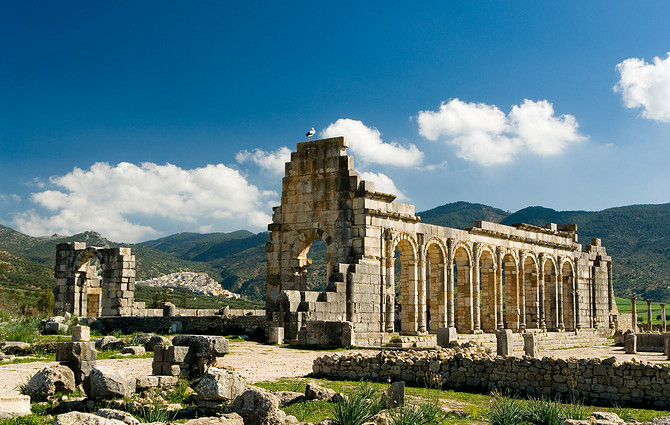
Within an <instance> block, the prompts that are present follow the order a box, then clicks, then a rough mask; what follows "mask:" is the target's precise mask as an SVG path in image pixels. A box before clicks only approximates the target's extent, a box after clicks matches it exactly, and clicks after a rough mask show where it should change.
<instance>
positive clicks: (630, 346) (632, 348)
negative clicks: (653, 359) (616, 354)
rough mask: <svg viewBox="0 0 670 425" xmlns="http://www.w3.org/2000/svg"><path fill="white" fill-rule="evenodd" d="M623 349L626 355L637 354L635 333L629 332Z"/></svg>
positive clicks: (624, 339)
mask: <svg viewBox="0 0 670 425" xmlns="http://www.w3.org/2000/svg"><path fill="white" fill-rule="evenodd" d="M623 348H624V351H625V352H626V354H635V353H637V335H635V334H634V333H633V332H628V333H626V334H625V335H624V337H623Z"/></svg>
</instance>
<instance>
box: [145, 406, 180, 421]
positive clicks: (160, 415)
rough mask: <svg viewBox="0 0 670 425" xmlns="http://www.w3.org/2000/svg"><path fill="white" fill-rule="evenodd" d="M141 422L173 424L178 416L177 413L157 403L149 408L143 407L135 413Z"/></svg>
mask: <svg viewBox="0 0 670 425" xmlns="http://www.w3.org/2000/svg"><path fill="white" fill-rule="evenodd" d="M134 415H135V416H136V417H137V418H138V419H139V420H140V421H141V422H149V423H151V422H163V423H167V422H172V421H173V420H174V418H175V416H177V412H176V411H172V410H168V409H166V408H165V406H163V405H161V404H158V403H155V404H153V405H151V406H149V407H145V406H142V407H140V408H139V410H137V411H135V412H134Z"/></svg>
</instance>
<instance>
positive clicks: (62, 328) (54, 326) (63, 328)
mask: <svg viewBox="0 0 670 425" xmlns="http://www.w3.org/2000/svg"><path fill="white" fill-rule="evenodd" d="M66 332H67V325H66V324H65V323H58V322H46V323H45V324H44V330H43V331H42V333H44V334H45V335H56V334H63V333H66Z"/></svg>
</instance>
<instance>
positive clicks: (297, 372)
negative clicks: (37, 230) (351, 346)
mask: <svg viewBox="0 0 670 425" xmlns="http://www.w3.org/2000/svg"><path fill="white" fill-rule="evenodd" d="M365 352H366V353H370V351H365ZM328 353H329V352H327V351H312V350H300V349H294V348H285V347H277V346H272V345H264V344H259V343H257V342H251V341H246V342H232V343H231V344H230V354H228V355H227V356H225V357H223V358H222V359H221V360H220V365H221V366H222V367H225V368H227V369H233V370H237V371H238V372H240V373H241V374H242V375H244V376H246V377H247V379H248V380H249V382H251V383H253V382H259V381H271V380H275V379H279V378H284V377H286V378H296V377H303V376H305V375H307V374H309V373H310V372H311V371H312V362H313V361H314V359H316V358H317V357H320V356H323V355H325V354H328ZM541 354H542V355H543V356H552V357H558V358H563V359H567V358H570V357H577V358H594V357H595V358H601V359H604V358H607V357H611V356H615V357H616V358H617V360H618V361H619V362H623V361H627V360H631V359H632V358H635V359H637V360H639V361H644V362H651V363H665V364H667V363H668V360H667V359H666V358H665V356H663V353H638V354H634V355H633V354H625V353H624V352H623V348H621V347H613V346H601V347H587V348H571V349H567V350H546V351H542V352H541ZM55 364H57V363H56V362H34V363H22V364H14V365H1V366H0V396H10V395H16V394H18V392H17V391H16V390H15V387H16V386H17V385H19V384H21V383H22V382H27V380H28V379H29V378H30V377H31V376H32V375H33V374H34V373H35V372H37V371H38V370H40V369H41V368H43V367H45V366H52V365H55ZM98 365H101V366H113V367H115V368H120V369H122V370H125V371H126V372H127V373H128V374H130V375H134V376H139V375H149V374H151V359H150V358H142V359H137V358H136V359H106V360H99V361H98Z"/></svg>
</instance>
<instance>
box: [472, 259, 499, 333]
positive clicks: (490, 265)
mask: <svg viewBox="0 0 670 425" xmlns="http://www.w3.org/2000/svg"><path fill="white" fill-rule="evenodd" d="M479 273H480V278H479V281H480V282H481V285H482V287H481V294H482V296H481V306H482V307H481V326H482V329H483V330H484V331H486V332H494V331H495V330H496V329H497V327H498V317H497V314H498V294H497V292H498V288H497V285H496V261H495V255H494V253H493V252H492V251H491V250H490V249H488V248H484V249H482V252H481V254H480V255H479ZM475 301H477V300H475Z"/></svg>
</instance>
